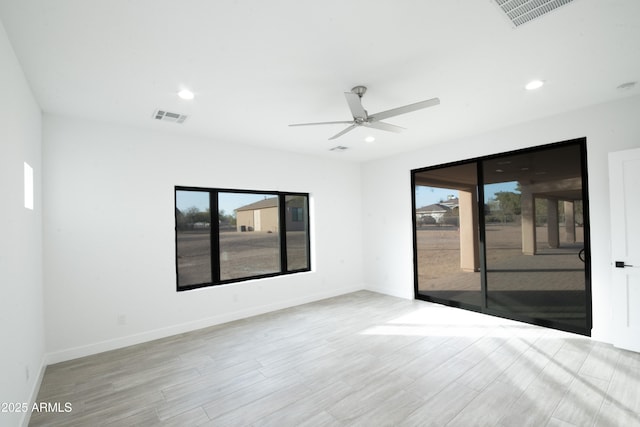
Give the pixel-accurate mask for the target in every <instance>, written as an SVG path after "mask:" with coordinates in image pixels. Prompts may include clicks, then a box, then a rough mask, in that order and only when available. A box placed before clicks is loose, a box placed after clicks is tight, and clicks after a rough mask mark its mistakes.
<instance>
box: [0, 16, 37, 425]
mask: <svg viewBox="0 0 640 427" xmlns="http://www.w3.org/2000/svg"><path fill="white" fill-rule="evenodd" d="M0 64H1V65H0V94H1V95H0V402H20V403H22V402H24V403H29V402H30V401H31V399H32V398H34V397H35V396H34V394H35V393H36V392H37V387H38V385H39V379H40V374H41V371H42V368H43V354H44V323H43V319H42V203H41V196H40V195H41V187H40V182H41V176H42V163H41V113H40V108H39V107H38V104H37V103H36V101H35V100H34V97H33V95H32V94H31V90H30V88H29V85H28V84H27V82H26V80H25V78H24V75H23V73H22V69H21V68H20V65H19V63H18V60H17V59H16V57H15V55H14V53H13V50H12V48H11V45H10V44H9V41H8V39H7V35H6V33H5V31H4V27H3V26H2V24H1V23H0ZM24 162H27V163H29V165H31V166H32V167H33V169H34V179H35V200H34V202H35V208H34V210H27V209H26V208H25V207H24V193H23V188H24V186H23V164H24ZM27 370H28V378H27ZM23 415H24V414H21V413H0V425H3V426H4V425H7V426H9V425H11V426H14V425H18V424H19V423H21V422H22V420H24V419H25V418H24V417H23Z"/></svg>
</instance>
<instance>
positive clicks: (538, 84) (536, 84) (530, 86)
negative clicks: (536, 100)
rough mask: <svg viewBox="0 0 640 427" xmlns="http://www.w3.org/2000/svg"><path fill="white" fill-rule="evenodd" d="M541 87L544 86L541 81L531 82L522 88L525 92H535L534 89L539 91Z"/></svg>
mask: <svg viewBox="0 0 640 427" xmlns="http://www.w3.org/2000/svg"><path fill="white" fill-rule="evenodd" d="M542 86H544V81H543V80H531V81H530V82H529V83H527V84H526V86H525V87H524V88H525V89H526V90H536V89H540V88H541V87H542Z"/></svg>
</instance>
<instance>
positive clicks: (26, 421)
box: [20, 355, 47, 427]
mask: <svg viewBox="0 0 640 427" xmlns="http://www.w3.org/2000/svg"><path fill="white" fill-rule="evenodd" d="M46 361H47V357H46V355H43V356H42V358H41V359H40V369H39V370H38V377H37V378H36V380H35V382H34V383H33V387H32V389H31V393H29V408H33V404H34V403H36V399H37V398H38V392H39V391H40V386H41V385H42V379H43V378H44V371H46V369H47V363H46ZM29 421H31V411H26V412H25V413H24V417H23V418H22V422H21V423H20V425H21V426H24V427H28V425H29Z"/></svg>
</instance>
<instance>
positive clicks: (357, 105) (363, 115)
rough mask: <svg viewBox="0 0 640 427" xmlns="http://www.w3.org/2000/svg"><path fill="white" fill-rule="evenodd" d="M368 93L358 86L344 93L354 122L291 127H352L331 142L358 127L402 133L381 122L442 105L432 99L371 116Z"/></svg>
mask: <svg viewBox="0 0 640 427" xmlns="http://www.w3.org/2000/svg"><path fill="white" fill-rule="evenodd" d="M366 91H367V88H366V87H365V86H356V87H354V88H353V89H351V92H345V93H344V97H345V98H346V99H347V104H348V105H349V109H350V110H351V115H352V116H353V120H350V121H337V122H317V123H295V124H291V125H289V126H315V125H336V124H348V125H350V126H348V127H347V128H346V129H344V130H342V131H340V132H338V133H337V134H335V135H333V136H332V137H331V138H329V139H330V140H331V139H336V138H339V137H341V136H342V135H344V134H345V133H347V132H349V131H352V130H353V129H355V128H357V127H358V126H366V127H370V128H374V129H380V130H386V131H389V132H396V133H400V132H402V131H403V130H404V129H405V128H403V127H400V126H396V125H392V124H390V123H385V122H382V121H381V120H384V119H388V118H389V117H395V116H399V115H400V114H405V113H410V112H412V111H416V110H421V109H423V108H427V107H432V106H434V105H438V104H440V99H438V98H432V99H428V100H426V101H421V102H416V103H415V104H409V105H405V106H403V107H397V108H392V109H391V110H386V111H381V112H379V113H375V114H369V113H367V110H365V109H364V107H363V106H362V95H364V94H365V92H366Z"/></svg>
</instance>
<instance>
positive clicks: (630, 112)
mask: <svg viewBox="0 0 640 427" xmlns="http://www.w3.org/2000/svg"><path fill="white" fill-rule="evenodd" d="M639 117H640V97H637V96H636V97H631V98H626V99H622V100H619V101H616V102H611V103H607V104H602V105H597V106H593V107H590V108H587V109H583V110H579V111H575V112H571V113H566V114H562V115H558V116H553V117H550V118H547V119H544V120H539V121H535V122H530V123H525V124H521V125H518V126H513V127H509V128H505V129H501V130H496V131H494V132H490V133H486V134H483V135H477V136H472V137H468V138H463V139H460V140H457V141H449V142H446V143H442V144H439V145H431V146H428V147H425V148H424V149H423V150H420V151H417V152H412V153H406V154H402V155H398V156H394V157H391V158H387V159H384V160H379V161H372V162H369V163H366V164H363V165H362V183H363V202H362V208H363V212H364V213H365V216H364V224H363V225H364V230H365V232H364V235H363V238H364V240H363V242H364V265H365V282H366V283H367V284H368V285H367V286H368V288H369V289H372V290H376V291H379V292H384V293H388V294H391V295H397V296H401V297H405V298H413V254H412V251H413V246H412V237H411V236H412V225H411V216H412V212H411V174H410V171H411V170H412V169H417V168H421V167H426V166H433V165H438V164H441V163H447V162H452V161H457V160H464V159H469V158H473V157H478V156H484V155H488V154H495V153H500V152H505V151H510V150H515V149H519V148H525V147H531V146H535V145H542V144H548V143H553V142H558V141H563V140H568V139H573V138H578V137H583V136H586V137H587V156H588V174H589V202H590V213H591V245H592V290H593V322H594V327H593V330H592V334H593V335H592V336H593V337H594V338H595V339H598V340H601V341H607V342H610V341H611V337H612V334H611V328H612V323H611V322H612V321H611V317H612V308H611V289H610V288H611V281H610V274H611V265H610V263H611V259H610V231H609V191H608V176H609V175H608V166H607V153H608V152H610V151H617V150H624V149H629V148H634V147H640V120H638V118H639Z"/></svg>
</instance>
